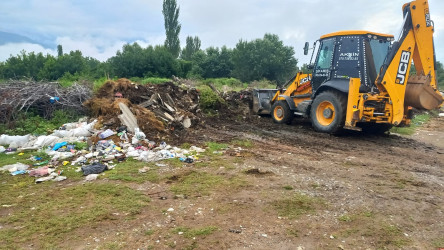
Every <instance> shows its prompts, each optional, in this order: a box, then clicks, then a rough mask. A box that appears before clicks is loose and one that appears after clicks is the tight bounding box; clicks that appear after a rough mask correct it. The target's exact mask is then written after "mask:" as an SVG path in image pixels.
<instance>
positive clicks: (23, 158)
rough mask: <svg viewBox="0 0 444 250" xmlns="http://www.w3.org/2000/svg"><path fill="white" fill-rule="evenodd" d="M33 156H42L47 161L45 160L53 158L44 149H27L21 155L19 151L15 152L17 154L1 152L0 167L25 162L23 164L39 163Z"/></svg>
mask: <svg viewBox="0 0 444 250" xmlns="http://www.w3.org/2000/svg"><path fill="white" fill-rule="evenodd" d="M31 156H38V157H42V160H41V161H45V160H50V159H51V158H50V157H49V156H48V155H47V154H46V153H45V152H44V151H27V152H23V155H19V152H17V153H15V154H9V155H7V154H0V167H2V166H5V165H10V164H15V163H18V162H20V163H23V164H28V165H31V164H34V163H38V162H41V161H38V162H35V161H32V160H30V158H31Z"/></svg>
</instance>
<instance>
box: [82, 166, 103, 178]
mask: <svg viewBox="0 0 444 250" xmlns="http://www.w3.org/2000/svg"><path fill="white" fill-rule="evenodd" d="M107 169H108V167H107V166H106V165H103V164H100V163H96V164H92V165H88V166H84V167H82V172H83V175H90V174H100V173H102V172H103V171H105V170H107Z"/></svg>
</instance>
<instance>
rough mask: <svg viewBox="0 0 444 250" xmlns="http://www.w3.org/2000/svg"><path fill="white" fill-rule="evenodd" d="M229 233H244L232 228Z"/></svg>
mask: <svg viewBox="0 0 444 250" xmlns="http://www.w3.org/2000/svg"><path fill="white" fill-rule="evenodd" d="M228 232H230V233H236V234H240V233H242V230H240V229H232V228H230V229H228Z"/></svg>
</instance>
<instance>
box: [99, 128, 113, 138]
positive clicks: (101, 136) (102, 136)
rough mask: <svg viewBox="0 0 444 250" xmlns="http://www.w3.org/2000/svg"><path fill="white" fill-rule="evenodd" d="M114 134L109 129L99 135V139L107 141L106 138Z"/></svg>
mask: <svg viewBox="0 0 444 250" xmlns="http://www.w3.org/2000/svg"><path fill="white" fill-rule="evenodd" d="M113 134H114V132H113V131H112V130H111V129H107V130H105V131H103V132H102V133H100V134H99V138H100V139H105V138H108V137H110V136H112V135H113Z"/></svg>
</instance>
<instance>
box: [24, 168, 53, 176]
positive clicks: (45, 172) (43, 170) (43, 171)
mask: <svg viewBox="0 0 444 250" xmlns="http://www.w3.org/2000/svg"><path fill="white" fill-rule="evenodd" d="M53 171H54V170H53V169H50V168H49V167H48V166H44V167H41V168H37V169H33V170H31V171H29V176H34V177H38V176H45V175H48V174H50V173H51V172H53Z"/></svg>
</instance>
